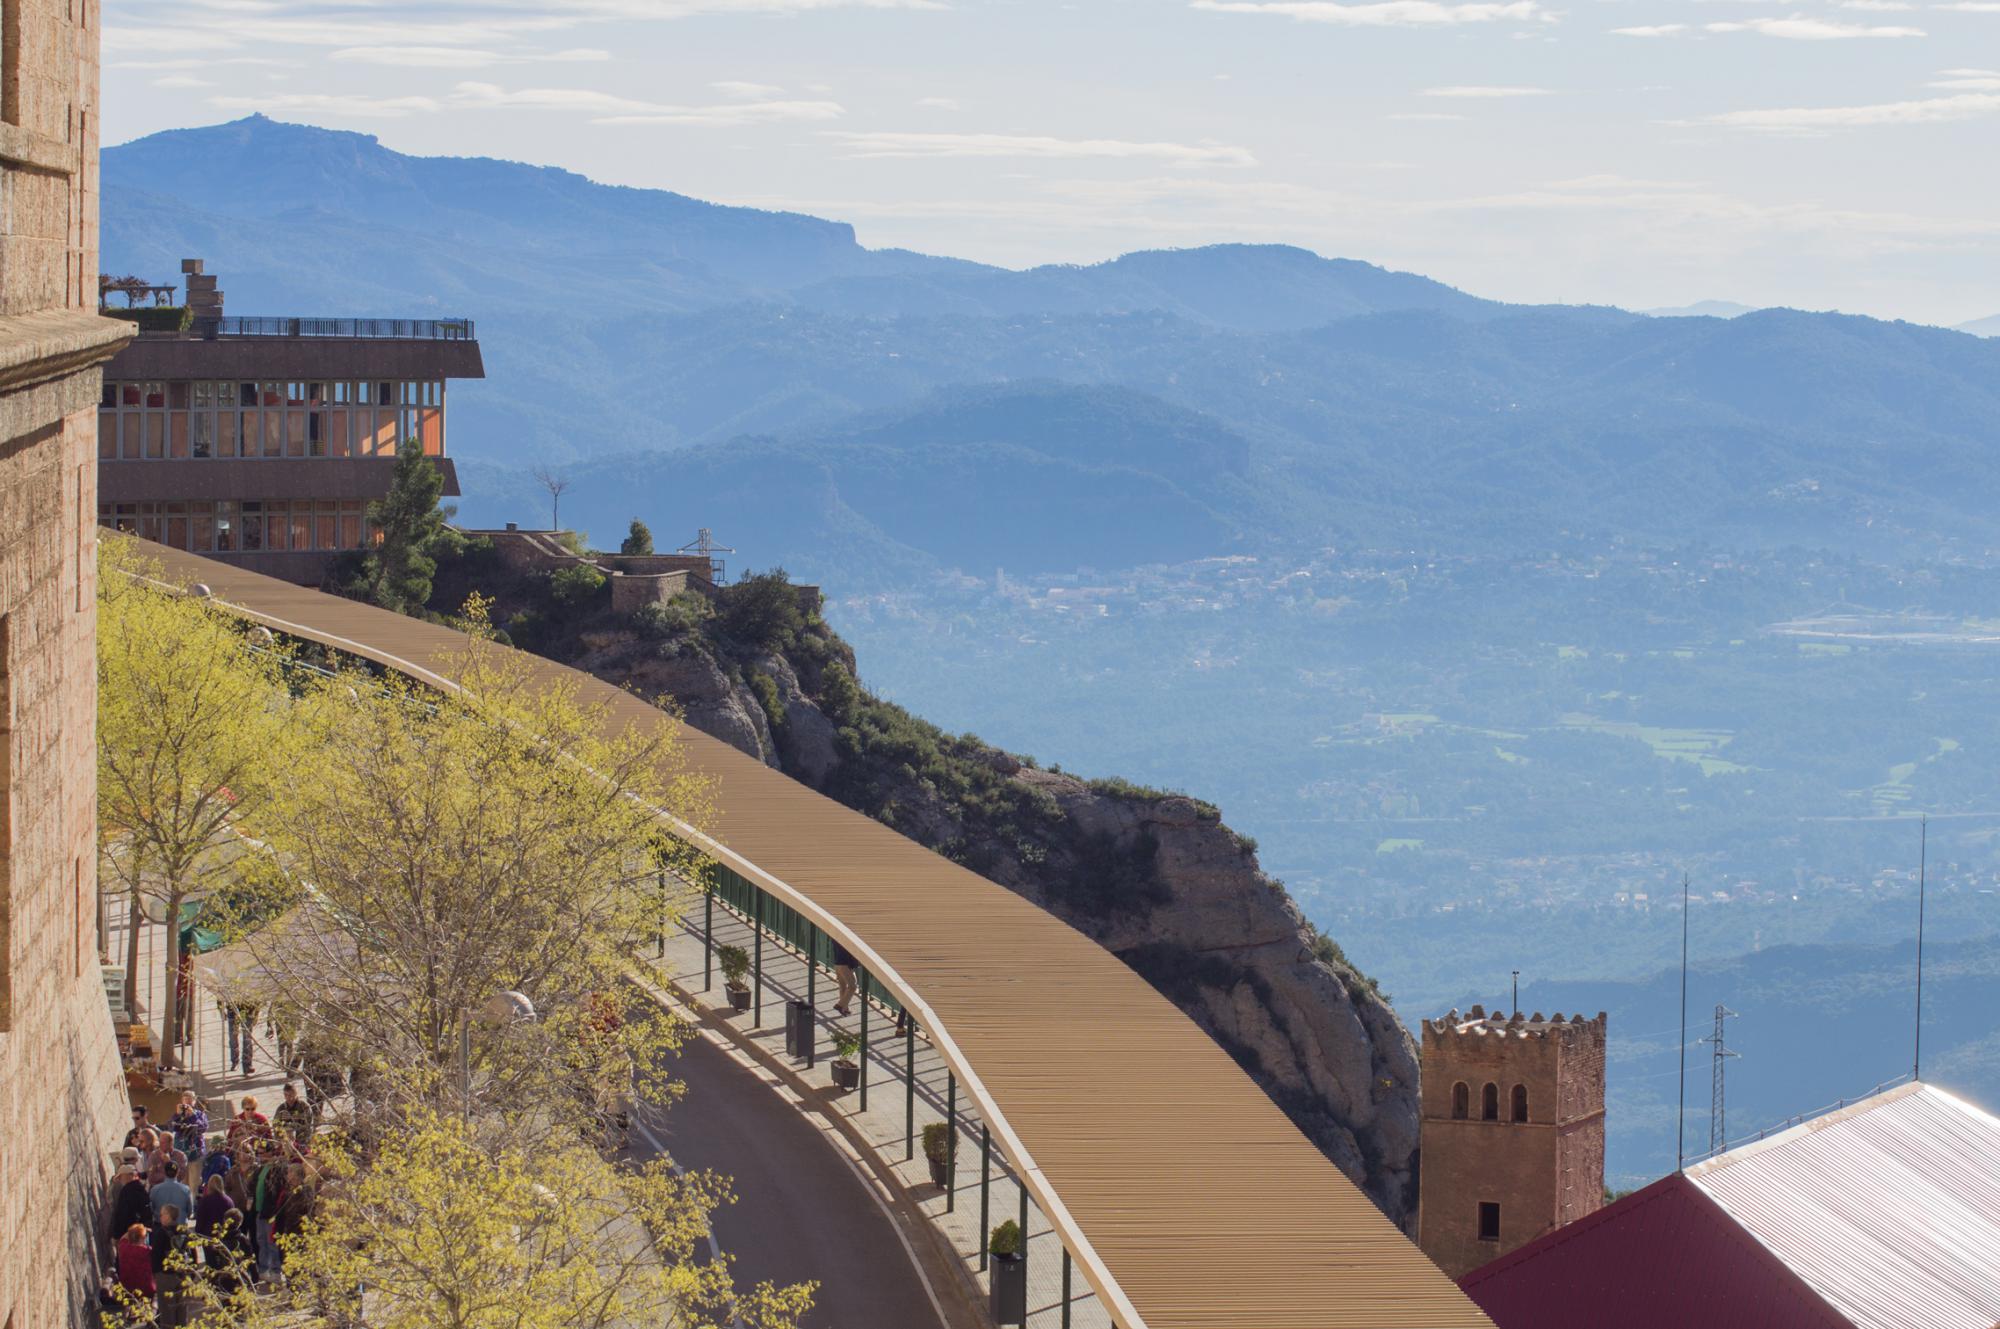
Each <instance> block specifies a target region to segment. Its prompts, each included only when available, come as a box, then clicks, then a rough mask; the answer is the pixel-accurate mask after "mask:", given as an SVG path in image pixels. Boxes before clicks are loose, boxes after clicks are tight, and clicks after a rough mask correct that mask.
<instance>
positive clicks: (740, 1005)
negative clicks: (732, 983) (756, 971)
mask: <svg viewBox="0 0 2000 1329" xmlns="http://www.w3.org/2000/svg"><path fill="white" fill-rule="evenodd" d="M729 1005H730V1008H731V1009H733V1010H734V1011H735V1012H736V1013H737V1014H738V1015H741V1014H742V1013H743V1012H745V1011H747V1010H749V1009H750V989H749V988H730V989H729Z"/></svg>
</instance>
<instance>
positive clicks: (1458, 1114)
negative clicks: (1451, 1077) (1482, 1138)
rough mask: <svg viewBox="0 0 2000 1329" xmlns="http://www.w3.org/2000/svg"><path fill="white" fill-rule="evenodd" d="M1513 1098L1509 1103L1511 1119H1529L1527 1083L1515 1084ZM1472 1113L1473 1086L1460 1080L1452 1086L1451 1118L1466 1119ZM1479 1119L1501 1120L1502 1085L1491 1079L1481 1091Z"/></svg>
mask: <svg viewBox="0 0 2000 1329" xmlns="http://www.w3.org/2000/svg"><path fill="white" fill-rule="evenodd" d="M1511 1098H1512V1100H1513V1101H1512V1102H1510V1103H1509V1104H1508V1105H1507V1106H1508V1107H1509V1108H1510V1109H1511V1111H1510V1113H1509V1120H1512V1121H1526V1120H1527V1119H1528V1086H1527V1085H1525V1084H1517V1085H1515V1086H1514V1092H1513V1094H1512V1095H1511ZM1471 1115H1472V1086H1470V1085H1468V1084H1467V1083H1466V1082H1465V1081H1463V1080H1460V1081H1459V1082H1458V1083H1457V1084H1454V1085H1453V1086H1452V1087H1451V1119H1452V1120H1453V1121H1464V1120H1466V1119H1467V1118H1468V1117H1470V1116H1471ZM1479 1119H1480V1120H1481V1121H1498V1120H1500V1086H1499V1085H1497V1084H1494V1083H1493V1082H1492V1081H1491V1080H1488V1081H1487V1082H1486V1087H1485V1088H1483V1089H1481V1090H1480V1091H1479Z"/></svg>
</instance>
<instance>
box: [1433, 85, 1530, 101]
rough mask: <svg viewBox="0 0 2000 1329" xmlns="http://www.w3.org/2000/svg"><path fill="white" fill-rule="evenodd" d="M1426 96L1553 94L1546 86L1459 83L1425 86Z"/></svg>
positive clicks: (1479, 96) (1474, 96)
mask: <svg viewBox="0 0 2000 1329" xmlns="http://www.w3.org/2000/svg"><path fill="white" fill-rule="evenodd" d="M1423 95H1424V96H1426V97H1458V98H1464V99H1466V100H1478V99H1486V98H1491V99H1496V100H1497V99H1500V98H1505V97H1549V96H1553V95H1554V94H1553V93H1552V92H1551V91H1550V90H1549V89H1547V88H1510V87H1492V86H1483V85H1482V86H1467V85H1459V86H1456V87H1449V88H1425V89H1424V91H1423Z"/></svg>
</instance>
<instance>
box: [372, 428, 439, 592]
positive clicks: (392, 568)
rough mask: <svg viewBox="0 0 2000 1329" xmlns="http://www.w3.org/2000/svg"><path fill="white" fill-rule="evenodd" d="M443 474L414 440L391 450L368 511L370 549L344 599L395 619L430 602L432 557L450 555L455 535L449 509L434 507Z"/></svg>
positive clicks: (433, 567)
mask: <svg viewBox="0 0 2000 1329" xmlns="http://www.w3.org/2000/svg"><path fill="white" fill-rule="evenodd" d="M443 493H444V472H442V471H441V470H439V469H438V467H437V466H436V464H435V463H433V462H432V461H431V459H430V458H429V457H426V456H425V455H424V448H423V444H421V443H420V442H418V441H417V440H416V439H415V438H414V437H412V438H407V439H405V440H403V445H402V446H401V447H399V448H397V449H396V469H395V473H394V475H393V476H392V477H391V479H390V481H389V492H388V494H386V495H385V496H384V497H382V498H380V499H377V500H375V501H374V502H372V503H370V504H369V505H368V522H369V525H370V526H371V527H372V528H373V530H374V532H375V537H376V538H375V543H374V545H373V546H372V547H371V548H370V549H369V550H368V551H367V553H366V554H365V555H364V556H363V557H362V560H361V571H360V575H359V576H358V577H356V578H354V579H353V580H351V581H350V582H349V593H350V594H356V595H359V596H360V597H361V598H363V599H367V600H372V601H374V602H375V603H376V604H378V605H381V606H382V607H383V608H384V609H394V610H396V611H398V612H400V613H406V614H407V613H416V612H419V611H421V610H422V609H423V608H424V606H425V604H426V603H428V602H429V600H430V598H431V578H432V577H433V576H434V575H436V573H437V560H438V555H439V554H441V553H444V552H447V551H449V550H450V549H452V548H453V547H454V546H455V545H456V542H457V536H456V533H455V532H453V531H452V530H451V529H450V528H449V527H448V526H446V525H445V521H446V519H447V518H448V517H450V516H451V514H452V511H453V510H452V509H450V508H442V507H439V506H438V499H439V498H440V497H441V496H442V495H443Z"/></svg>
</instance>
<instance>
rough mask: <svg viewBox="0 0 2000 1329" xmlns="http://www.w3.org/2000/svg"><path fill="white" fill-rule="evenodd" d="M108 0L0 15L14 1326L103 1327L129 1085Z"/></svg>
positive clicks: (4, 1169)
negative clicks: (104, 553) (108, 889)
mask: <svg viewBox="0 0 2000 1329" xmlns="http://www.w3.org/2000/svg"><path fill="white" fill-rule="evenodd" d="M98 21H99V4H98V0H6V3H5V5H4V10H0V1176H4V1177H5V1178H6V1179H7V1184H6V1185H5V1186H4V1187H0V1249H4V1251H5V1258H4V1259H0V1326H7V1329H31V1327H32V1329H42V1327H43V1326H51V1327H55V1326H63V1325H72V1326H77V1329H82V1326H85V1325H91V1324H95V1323H96V1304H95V1294H94V1287H95V1283H96V1277H97V1273H98V1270H99V1269H100V1268H101V1267H102V1264H103V1257H104V1255H105V1253H106V1251H105V1246H104V1243H103V1241H102V1239H101V1231H100V1225H101V1223H102V1221H103V1199H104V1189H105V1182H106V1181H107V1180H108V1177H109V1173H110V1166H109V1161H110V1150H111V1149H112V1148H113V1147H114V1146H116V1145H118V1144H119V1143H121V1141H122V1138H123V1135H124V1131H125V1128H126V1121H127V1113H126V1097H125V1084H124V1077H123V1075H122V1072H121V1071H120V1068H119V1063H118V1048H117V1043H116V1039H115V1035H114V1033H113V1029H112V1024H111V1014H110V1010H109V1007H108V1005H107V1003H106V1001H105V996H104V985H103V979H102V976H101V973H100V969H99V956H98V903H97V798H96V753H95V751H94V744H95V735H96V709H97V686H96V680H97V666H96V587H95V580H94V578H95V570H96V545H95V539H94V536H95V530H96V509H97V414H96V403H97V397H98V381H99V372H98V371H99V366H100V365H101V364H102V363H103V361H104V360H106V359H107V358H109V357H110V356H111V355H112V354H113V353H114V352H116V350H117V349H118V347H119V346H120V345H122V344H123V343H124V341H125V340H126V339H127V338H128V337H130V336H131V329H130V328H129V327H128V326H125V325H122V324H118V323H114V322H112V321H110V320H107V319H101V318H99V317H98V316H97V314H96V312H95V311H96V304H97V298H96V286H97V123H96V120H97V116H96V109H97V105H96V104H97V49H98Z"/></svg>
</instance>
